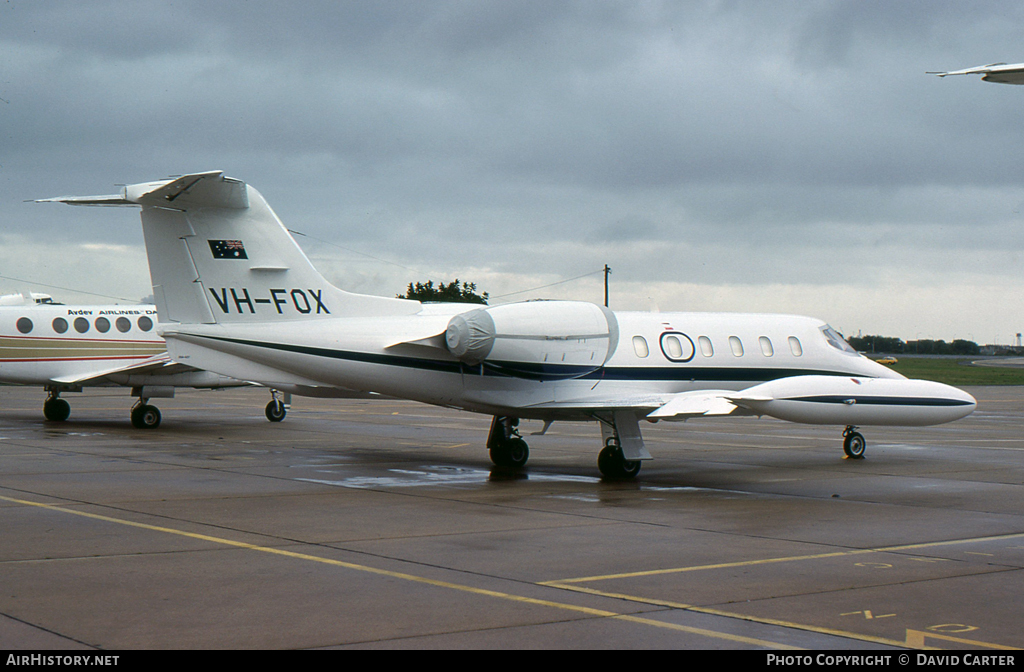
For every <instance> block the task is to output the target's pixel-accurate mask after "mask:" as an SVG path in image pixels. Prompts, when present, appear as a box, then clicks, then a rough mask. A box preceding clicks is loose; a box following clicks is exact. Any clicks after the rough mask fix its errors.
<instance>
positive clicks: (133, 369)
mask: <svg viewBox="0 0 1024 672" xmlns="http://www.w3.org/2000/svg"><path fill="white" fill-rule="evenodd" d="M156 318H157V311H156V306H153V305H137V306H133V305H110V306H66V305H63V304H60V303H55V302H54V301H53V299H52V297H50V296H49V295H46V294H40V295H37V294H35V293H32V294H30V295H29V296H28V297H26V296H24V295H22V294H10V295H5V296H3V297H0V383H6V384H14V385H42V386H43V388H44V389H45V390H46V392H47V399H46V401H45V402H44V403H43V416H44V417H45V418H46V419H47V420H50V421H52V422H61V421H64V420H67V419H68V417H69V416H70V415H71V405H70V404H69V403H68V402H67V400H66V399H63V398H61V396H60V395H61V393H62V392H81V391H82V388H84V387H96V386H123V387H130V388H131V389H132V395H133V396H136V397H138V398H139V401H138V402H137V403H136V404H135V405H134V407H133V408H132V411H131V420H132V424H133V425H134V426H136V427H138V428H140V429H153V428H156V427H157V426H159V424H160V419H161V416H160V409H158V408H157V407H156V406H154V405H153V404H151V403H149V400H150V399H151V398H154V397H161V398H168V397H173V396H174V390H175V388H176V387H193V388H202V389H209V388H221V387H237V386H240V385H249V384H251V383H248V382H243V381H240V380H236V379H234V378H229V377H227V376H223V375H220V374H217V373H211V372H209V371H202V370H199V369H196V368H195V367H192V366H185V365H182V364H177V363H175V362H172V361H171V359H170V357H168V355H167V351H166V347H165V345H164V340H163V339H162V338H160V336H158V335H157V332H156V329H155V327H156ZM272 396H273V398H272V399H271V401H270V403H269V404H268V405H267V410H266V414H267V418H268V419H270V420H271V421H275V422H276V421H280V420H283V419H284V416H285V413H286V402H287V401H288V400H287V399H282V398H281V396H280V394H279V393H277V392H276V391H275V392H272Z"/></svg>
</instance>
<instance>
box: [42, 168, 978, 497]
mask: <svg viewBox="0 0 1024 672" xmlns="http://www.w3.org/2000/svg"><path fill="white" fill-rule="evenodd" d="M45 200H46V201H56V202H63V203H68V204H71V205H136V206H137V205H141V206H142V223H143V232H144V235H145V241H146V249H147V254H148V257H149V266H150V274H151V276H152V281H153V292H154V296H155V298H156V305H157V309H158V311H159V315H160V319H161V325H160V331H161V334H162V335H163V336H164V338H165V339H166V340H167V346H168V351H169V353H170V355H171V358H172V361H174V362H178V363H185V364H187V365H190V366H196V367H200V368H202V369H206V370H210V371H217V372H219V373H222V374H224V375H227V376H231V377H235V378H239V379H243V380H254V381H258V382H260V383H262V384H264V385H267V386H269V387H273V388H276V389H281V390H288V391H291V392H299V393H304V392H311V391H316V390H326V391H328V393H329V392H330V391H332V390H333V391H334V393H337V394H345V393H349V392H356V393H379V394H386V395H390V396H395V397H401V398H405V399H413V400H417V401H422V402H425V403H430V404H436V405H442V406H448V407H452V408H459V409H463V410H467V411H472V412H477V413H485V414H488V415H491V416H493V419H492V422H491V432H490V435H489V437H488V440H487V447H488V449H489V450H490V455H491V459H492V460H493V461H494V462H495V464H497V465H504V466H513V467H519V466H523V465H525V463H526V461H527V459H528V456H529V449H528V446H527V444H526V442H525V441H524V440H523V438H522V437H521V436H520V434H519V432H518V430H517V426H518V422H519V419H520V418H534V419H540V420H543V421H544V422H545V425H544V430H542V433H543V431H546V430H547V427H548V426H549V425H550V423H551V422H553V421H555V420H589V421H596V422H598V423H599V424H600V426H601V431H602V439H603V447H602V448H601V450H600V453H599V455H598V467H599V468H600V470H601V472H602V474H604V475H605V476H606V477H633V476H635V475H636V474H637V473H638V472H639V470H640V464H641V461H642V460H646V459H651V455H650V453H649V452H648V451H647V449H646V447H645V446H644V442H643V437H642V436H641V432H640V427H639V420H640V419H647V420H650V421H659V420H686V419H688V418H695V417H701V416H710V415H718V416H726V415H729V416H737V415H759V416H760V415H768V416H773V417H776V418H781V419H784V420H790V421H793V422H804V423H815V424H835V425H840V426H845V427H846V429H845V431H844V432H843V435H844V437H845V440H844V450H845V451H846V453H847V455H848V456H851V457H861V456H862V455H863V453H864V447H865V443H864V437H863V436H862V435H861V434H860V433H859V432H858V431H856V425H870V424H876V425H927V424H936V423H941V422H948V421H951V420H955V419H958V418H961V417H964V416H965V415H967V414H969V413H971V412H972V411H973V410H974V408H975V405H976V402H975V400H974V398H973V397H971V396H970V395H969V394H967V393H965V392H963V391H961V390H958V389H956V388H953V387H950V386H948V385H943V384H940V383H934V382H930V381H921V380H907V379H906V378H904V377H903V376H901V375H899V374H897V373H895V372H893V371H891V370H890V369H888V368H886V367H884V366H882V365H880V364H876V363H875V362H873V361H871V360H869V359H867V358H865V357H863V356H861V355H859V354H857V352H856V351H854V350H853V349H852V348H850V346H849V345H847V344H846V342H845V341H843V339H842V338H841V337H840V336H839V335H838V334H836V333H835V332H834V331H833V330H832V329H831V328H830V327H829V326H828V325H827V324H825V323H824V322H821V321H820V320H815V319H812V318H806V317H797V316H787V315H759V314H722V313H632V312H612V311H611V310H609V309H607V308H605V307H604V306H599V305H596V304H592V303H586V302H581V301H532V302H525V303H513V304H506V305H498V306H490V307H486V308H479V307H473V306H472V305H468V304H421V303H419V302H417V301H410V300H404V299H391V298H384V297H376V296H366V295H359V294H352V293H349V292H344V291H342V290H340V289H338V288H336V287H334V286H332V285H331V284H330V283H328V282H327V281H326V280H325V279H324V278H323V277H322V276H321V275H320V274H319V273H318V272H317V271H316V269H315V268H313V266H312V264H311V263H310V261H309V259H308V258H306V256H305V254H303V252H302V250H301V249H300V248H299V246H298V245H297V244H296V243H295V241H294V240H293V239H292V237H291V235H290V234H289V233H288V231H287V229H285V227H284V226H283V225H282V224H281V222H280V221H279V220H278V218H277V216H276V215H275V214H274V212H273V211H272V210H271V209H270V207H269V205H267V203H266V201H265V200H264V199H263V197H262V196H261V195H260V194H259V192H257V191H256V190H255V189H253V188H252V187H250V186H248V185H246V184H245V183H244V182H241V181H239V180H235V179H232V178H228V177H226V176H224V174H223V173H222V172H220V171H213V172H207V173H197V174H192V175H185V176H183V177H179V178H177V179H168V180H162V181H157V182H150V183H143V184H135V185H129V186H126V187H124V188H123V189H122V191H121V193H120V194H116V195H112V196H85V197H73V196H66V197H59V198H53V199H45Z"/></svg>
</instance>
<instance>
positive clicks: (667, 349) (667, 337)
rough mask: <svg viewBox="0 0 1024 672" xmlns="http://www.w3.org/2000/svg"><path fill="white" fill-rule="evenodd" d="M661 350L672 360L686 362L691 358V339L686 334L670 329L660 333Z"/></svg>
mask: <svg viewBox="0 0 1024 672" xmlns="http://www.w3.org/2000/svg"><path fill="white" fill-rule="evenodd" d="M661 352H662V353H663V354H664V355H665V357H666V358H668V359H670V360H672V361H673V362H688V361H690V360H691V359H693V353H694V349H693V341H691V340H690V337H689V336H687V335H686V334H681V333H679V332H677V331H670V332H668V333H665V334H662V335H661Z"/></svg>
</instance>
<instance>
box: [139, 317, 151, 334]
mask: <svg viewBox="0 0 1024 672" xmlns="http://www.w3.org/2000/svg"><path fill="white" fill-rule="evenodd" d="M152 328H153V320H151V319H149V318H148V317H146V316H145V315H143V316H142V317H140V318H139V329H142V330H143V331H149V330H150V329H152Z"/></svg>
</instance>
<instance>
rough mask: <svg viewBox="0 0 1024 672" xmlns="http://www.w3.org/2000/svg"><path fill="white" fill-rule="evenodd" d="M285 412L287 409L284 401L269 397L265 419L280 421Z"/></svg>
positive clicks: (286, 412)
mask: <svg viewBox="0 0 1024 672" xmlns="http://www.w3.org/2000/svg"><path fill="white" fill-rule="evenodd" d="M287 414H288V409H287V408H285V406H284V402H283V401H281V400H280V399H271V400H270V403H269V404H267V420H270V421H271V422H281V421H282V420H284V416H285V415H287Z"/></svg>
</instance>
